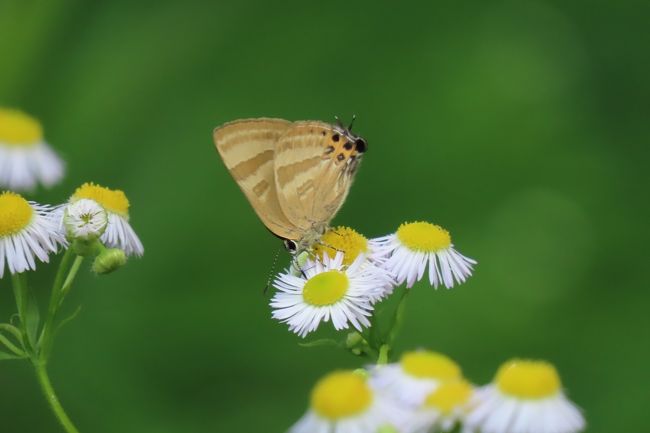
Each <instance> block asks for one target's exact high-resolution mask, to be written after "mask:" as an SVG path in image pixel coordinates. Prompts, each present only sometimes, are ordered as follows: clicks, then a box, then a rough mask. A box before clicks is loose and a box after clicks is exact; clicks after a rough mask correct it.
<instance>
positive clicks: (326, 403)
mask: <svg viewBox="0 0 650 433" xmlns="http://www.w3.org/2000/svg"><path fill="white" fill-rule="evenodd" d="M406 416H407V412H405V411H404V410H403V409H401V408H399V407H398V406H396V405H394V404H393V403H392V402H391V401H390V400H389V399H388V398H386V397H385V396H383V395H382V394H381V393H378V392H376V391H375V390H374V389H372V387H371V386H370V384H369V383H368V381H367V380H366V378H365V377H364V375H363V373H359V372H354V371H336V372H333V373H330V374H328V375H327V376H325V377H324V378H322V379H321V380H320V381H319V382H318V383H317V384H316V386H315V387H314V389H313V390H312V392H311V404H310V408H309V410H308V411H307V413H306V414H305V415H304V416H303V417H302V418H301V419H300V420H299V421H298V422H297V423H296V424H295V425H294V426H293V427H291V428H290V429H289V433H377V432H378V431H381V429H386V430H388V429H391V430H392V431H399V430H398V426H400V425H401V424H403V423H404V419H405V418H406Z"/></svg>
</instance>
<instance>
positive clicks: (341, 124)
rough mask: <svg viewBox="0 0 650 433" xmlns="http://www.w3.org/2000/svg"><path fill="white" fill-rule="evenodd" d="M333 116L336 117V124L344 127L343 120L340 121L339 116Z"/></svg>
mask: <svg viewBox="0 0 650 433" xmlns="http://www.w3.org/2000/svg"><path fill="white" fill-rule="evenodd" d="M334 118H335V119H336V125H337V126H338V127H339V128H341V129H345V126H343V122H341V119H339V116H334Z"/></svg>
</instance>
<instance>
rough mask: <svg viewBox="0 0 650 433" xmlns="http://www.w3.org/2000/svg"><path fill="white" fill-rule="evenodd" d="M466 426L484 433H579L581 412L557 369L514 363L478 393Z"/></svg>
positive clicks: (543, 364)
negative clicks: (569, 394) (567, 391)
mask: <svg viewBox="0 0 650 433" xmlns="http://www.w3.org/2000/svg"><path fill="white" fill-rule="evenodd" d="M472 406H473V408H472V411H471V412H470V414H469V415H468V416H467V419H466V420H465V426H466V427H468V428H470V429H472V430H480V431H481V432H482V433H576V432H579V431H582V430H584V428H585V420H584V418H583V416H582V414H581V413H580V410H579V409H578V408H577V407H576V406H575V405H574V404H573V403H572V402H571V401H570V400H569V399H568V398H567V397H566V396H565V394H564V392H563V391H562V383H561V381H560V377H559V375H558V373H557V370H556V369H555V367H554V366H553V365H551V364H549V363H547V362H544V361H530V360H516V359H515V360H511V361H509V362H506V363H505V364H503V365H502V366H501V367H500V368H499V371H498V372H497V374H496V377H495V378H494V381H493V383H492V384H490V385H487V386H485V387H483V388H481V389H479V390H478V391H477V392H476V395H475V397H474V398H473V401H472Z"/></svg>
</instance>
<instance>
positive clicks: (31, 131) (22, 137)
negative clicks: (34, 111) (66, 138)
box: [0, 108, 43, 146]
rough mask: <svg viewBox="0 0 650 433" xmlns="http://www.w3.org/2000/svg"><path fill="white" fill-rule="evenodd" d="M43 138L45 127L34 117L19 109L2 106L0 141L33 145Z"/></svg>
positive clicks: (11, 144) (0, 113)
mask: <svg viewBox="0 0 650 433" xmlns="http://www.w3.org/2000/svg"><path fill="white" fill-rule="evenodd" d="M41 140H43V128H42V127H41V124H40V123H39V122H38V121H37V120H36V119H34V118H33V117H31V116H29V115H27V114H25V113H23V112H22V111H18V110H9V109H4V108H0V142H2V143H3V144H6V145H10V146H33V145H35V144H38V143H39V142H40V141H41Z"/></svg>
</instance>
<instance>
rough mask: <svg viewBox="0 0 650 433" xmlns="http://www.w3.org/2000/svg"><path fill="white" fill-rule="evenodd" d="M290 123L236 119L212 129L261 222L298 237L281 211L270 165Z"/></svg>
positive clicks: (271, 165) (292, 237)
mask: <svg viewBox="0 0 650 433" xmlns="http://www.w3.org/2000/svg"><path fill="white" fill-rule="evenodd" d="M291 126H292V123H291V122H289V121H287V120H283V119H268V118H261V119H242V120H236V121H234V122H229V123H226V124H224V125H222V126H219V127H217V128H216V129H215V130H214V143H215V145H216V147H217V150H218V151H219V155H221V159H223V162H224V164H226V168H228V170H229V171H230V174H231V175H232V177H233V178H234V179H235V182H237V185H239V187H240V188H241V190H242V192H243V193H244V195H245V196H246V198H247V199H248V201H249V202H250V204H251V206H252V207H253V210H254V211H255V213H256V214H257V216H258V217H259V218H260V219H261V220H262V222H263V223H264V225H265V226H266V227H267V228H268V229H269V230H271V232H273V233H274V234H275V235H277V236H279V237H282V238H287V239H299V238H300V237H301V231H300V230H299V229H297V228H296V227H295V226H294V225H293V224H292V223H291V222H290V221H289V219H287V217H286V216H285V215H284V213H283V212H282V208H281V206H280V203H279V201H278V196H277V194H276V189H275V185H276V184H275V180H274V168H273V167H274V163H273V160H274V154H275V150H274V149H275V144H276V142H277V141H278V138H279V137H280V136H281V135H282V134H284V133H285V132H286V131H287V130H288V129H290V128H291Z"/></svg>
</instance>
